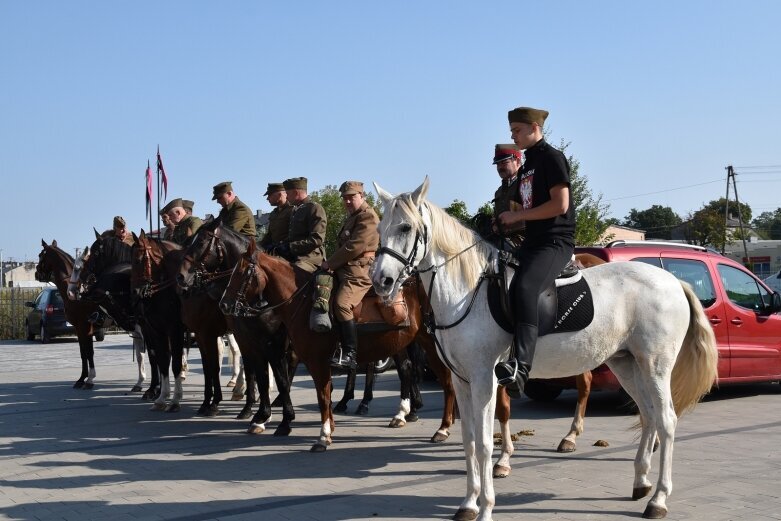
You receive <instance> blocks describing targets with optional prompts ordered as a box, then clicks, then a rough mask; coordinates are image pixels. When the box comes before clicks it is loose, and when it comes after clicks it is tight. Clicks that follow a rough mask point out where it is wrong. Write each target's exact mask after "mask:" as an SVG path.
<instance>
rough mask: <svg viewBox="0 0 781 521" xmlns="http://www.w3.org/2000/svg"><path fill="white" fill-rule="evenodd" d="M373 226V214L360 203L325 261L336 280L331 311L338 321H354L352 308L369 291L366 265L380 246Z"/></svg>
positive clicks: (346, 221) (368, 264)
mask: <svg viewBox="0 0 781 521" xmlns="http://www.w3.org/2000/svg"><path fill="white" fill-rule="evenodd" d="M377 224H379V218H378V217H377V214H376V213H375V212H374V209H373V208H372V207H371V206H369V205H368V204H367V203H366V202H364V203H363V204H362V205H361V207H360V208H359V209H358V211H356V212H355V213H353V214H350V215H348V216H347V219H346V220H345V221H344V224H343V225H342V228H341V230H339V236H338V238H337V240H336V245H337V250H336V251H335V252H334V253H333V255H331V256H330V257H329V258H328V259H327V262H328V267H329V268H331V269H332V270H333V271H334V273H335V275H336V280H337V281H338V287H337V289H336V296H335V298H334V308H333V312H334V318H336V320H338V321H340V322H344V321H346V320H352V319H353V318H355V317H354V315H353V308H355V306H357V305H358V304H360V302H361V299H362V298H363V296H364V295H366V292H367V291H369V288H371V285H372V282H371V279H370V278H369V266H370V265H371V263H372V261H373V260H374V252H375V251H376V250H377V247H378V246H379V244H380V234H379V233H378V232H377Z"/></svg>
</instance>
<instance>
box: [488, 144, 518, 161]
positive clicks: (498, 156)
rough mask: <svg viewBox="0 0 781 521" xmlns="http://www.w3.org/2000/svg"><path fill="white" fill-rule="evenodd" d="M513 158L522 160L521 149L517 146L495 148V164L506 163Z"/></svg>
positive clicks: (498, 146) (497, 146)
mask: <svg viewBox="0 0 781 521" xmlns="http://www.w3.org/2000/svg"><path fill="white" fill-rule="evenodd" d="M511 157H516V158H518V159H520V158H521V149H520V148H518V147H517V146H516V145H513V144H510V145H496V148H494V164H496V163H501V162H502V161H506V160H508V159H510V158H511Z"/></svg>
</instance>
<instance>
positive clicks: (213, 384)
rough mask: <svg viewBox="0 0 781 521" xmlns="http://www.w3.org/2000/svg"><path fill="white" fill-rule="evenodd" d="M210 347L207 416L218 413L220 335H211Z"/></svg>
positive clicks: (220, 398)
mask: <svg viewBox="0 0 781 521" xmlns="http://www.w3.org/2000/svg"><path fill="white" fill-rule="evenodd" d="M212 339H213V341H212V349H210V350H208V353H207V356H208V357H209V358H210V364H209V369H210V371H209V375H210V376H209V380H208V382H209V387H210V389H211V396H210V403H209V405H208V407H207V409H208V410H207V413H206V415H207V416H217V415H218V414H219V413H220V402H221V401H222V388H221V387H220V367H221V365H220V364H221V362H222V347H223V344H222V342H221V341H220V337H219V336H218V335H215V336H213V337H212Z"/></svg>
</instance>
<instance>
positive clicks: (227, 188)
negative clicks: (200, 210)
mask: <svg viewBox="0 0 781 521" xmlns="http://www.w3.org/2000/svg"><path fill="white" fill-rule="evenodd" d="M212 191H213V192H214V195H213V196H212V201H214V200H215V199H217V197H219V196H221V195H222V194H224V193H225V192H232V191H233V185H232V184H231V182H230V181H223V182H222V183H217V184H216V185H214V188H212Z"/></svg>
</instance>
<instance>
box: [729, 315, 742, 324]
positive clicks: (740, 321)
mask: <svg viewBox="0 0 781 521" xmlns="http://www.w3.org/2000/svg"><path fill="white" fill-rule="evenodd" d="M730 322H732V323H733V324H735V325H736V326H739V325H741V324H742V323H743V321H742V320H740V319H739V318H737V317H735V318H733V319H732V320H730Z"/></svg>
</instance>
